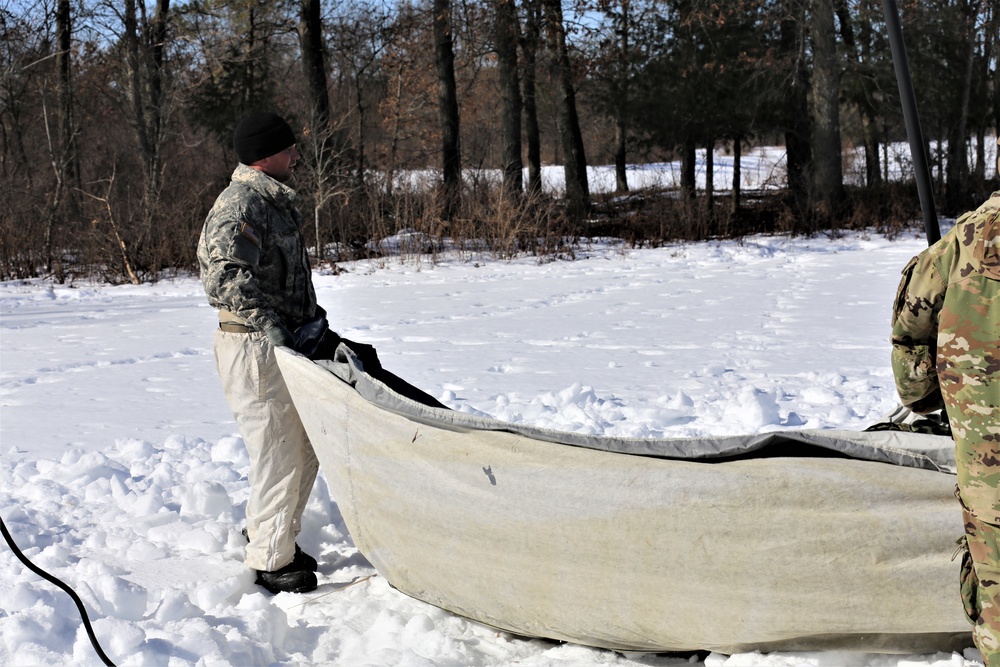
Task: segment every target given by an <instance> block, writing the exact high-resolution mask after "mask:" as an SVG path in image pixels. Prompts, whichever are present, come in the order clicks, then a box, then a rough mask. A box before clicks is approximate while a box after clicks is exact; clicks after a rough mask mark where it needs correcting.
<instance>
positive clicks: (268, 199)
mask: <svg viewBox="0 0 1000 667" xmlns="http://www.w3.org/2000/svg"><path fill="white" fill-rule="evenodd" d="M294 200H295V191H294V190H292V189H291V188H289V187H288V186H286V185H284V184H282V183H280V182H278V181H276V180H275V179H273V178H271V177H270V176H268V175H266V174H263V173H261V172H259V171H257V170H255V169H251V168H250V167H248V166H246V165H242V164H241V165H239V166H238V167H236V171H234V172H233V177H232V182H231V183H230V184H229V187H227V188H226V189H225V190H223V191H222V194H220V195H219V197H218V199H216V200H215V205H214V206H213V207H212V210H211V211H210V212H209V214H208V217H207V218H206V219H205V227H204V228H203V229H202V232H201V239H200V240H199V242H198V264H199V265H200V266H201V279H202V282H204V284H205V293H206V294H207V295H208V301H209V303H210V304H211V305H212V306H214V307H215V308H223V309H225V310H228V311H230V312H231V313H233V314H235V315H237V316H239V317H241V318H243V319H244V320H246V322H247V323H248V324H249V325H250V326H251V327H253V328H254V329H257V330H260V331H266V330H267V329H268V328H270V327H272V326H275V325H283V326H284V327H285V328H286V329H287V330H288V331H295V329H296V328H297V327H298V326H299V325H301V324H303V323H304V322H307V321H309V320H311V319H312V318H313V316H314V315H315V313H316V292H315V290H314V289H313V284H312V272H311V269H310V266H309V258H308V256H307V255H306V248H305V240H304V239H303V237H302V232H301V231H300V229H299V224H300V222H301V220H302V215H301V214H300V213H299V211H298V209H296V208H295V205H294Z"/></svg>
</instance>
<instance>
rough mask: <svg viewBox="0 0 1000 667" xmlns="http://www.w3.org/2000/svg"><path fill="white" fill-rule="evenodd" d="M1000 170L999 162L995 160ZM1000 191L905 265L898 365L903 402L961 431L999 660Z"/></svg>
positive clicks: (984, 614) (983, 589)
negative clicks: (937, 414)
mask: <svg viewBox="0 0 1000 667" xmlns="http://www.w3.org/2000/svg"><path fill="white" fill-rule="evenodd" d="M998 167H1000V165H998ZM998 345H1000V192H995V193H993V196H992V197H990V199H988V200H987V201H986V202H985V203H984V204H983V205H982V206H980V207H979V208H978V209H977V210H975V211H972V212H970V213H966V214H965V215H963V216H962V217H960V218H959V219H958V221H957V222H956V224H955V227H954V229H952V230H951V231H949V232H948V233H947V234H946V235H945V236H944V238H942V239H941V240H940V241H939V242H938V243H935V244H934V245H933V246H932V247H930V248H928V249H927V250H925V251H924V252H922V253H921V254H920V255H919V256H917V257H915V258H913V259H912V260H911V261H910V263H909V264H908V265H907V266H906V268H905V269H904V270H903V278H902V282H901V283H900V286H899V292H898V294H897V296H896V303H895V306H894V308H893V325H892V370H893V374H894V376H895V378H896V387H897V390H898V392H899V396H900V399H901V400H902V402H903V404H904V405H905V406H907V407H909V408H911V409H912V410H914V411H915V412H918V413H927V412H931V411H934V410H938V409H941V408H944V410H945V411H946V413H947V415H948V421H949V422H950V424H951V429H952V435H953V436H954V438H955V459H956V462H957V467H958V491H957V495H958V496H959V499H960V501H961V503H962V511H963V517H964V520H965V532H966V536H965V538H964V541H965V543H966V545H967V552H966V554H965V557H964V562H963V566H962V577H961V592H962V597H963V602H964V603H965V609H966V614H967V615H968V617H969V620H970V621H971V622H972V623H973V638H974V640H975V642H976V646H977V647H978V648H979V650H980V651H981V652H982V654H983V660H984V662H985V663H986V665H988V666H1000V351H998Z"/></svg>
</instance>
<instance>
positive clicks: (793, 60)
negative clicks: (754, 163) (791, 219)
mask: <svg viewBox="0 0 1000 667" xmlns="http://www.w3.org/2000/svg"><path fill="white" fill-rule="evenodd" d="M780 30H781V51H782V55H783V56H784V57H785V58H786V59H787V60H788V61H789V71H790V73H791V82H790V86H789V90H788V91H787V94H786V95H785V101H786V106H785V110H784V111H785V113H784V116H785V122H784V126H785V151H786V157H785V163H786V167H785V168H786V173H787V179H788V189H789V190H790V191H791V193H792V196H793V197H794V199H795V201H796V204H797V205H798V207H799V208H800V209H801V208H802V207H803V206H804V205H805V202H806V201H807V200H808V194H809V173H810V171H811V170H812V166H811V163H812V144H811V143H810V135H811V130H810V121H809V102H808V95H807V93H808V90H809V70H808V69H807V68H806V64H805V0H784V3H783V11H782V20H781V24H780Z"/></svg>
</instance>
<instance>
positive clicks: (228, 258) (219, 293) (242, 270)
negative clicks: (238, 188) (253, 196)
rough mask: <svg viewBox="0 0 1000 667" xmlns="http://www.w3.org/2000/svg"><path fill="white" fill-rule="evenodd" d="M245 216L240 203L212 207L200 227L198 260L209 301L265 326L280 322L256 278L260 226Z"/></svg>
mask: <svg viewBox="0 0 1000 667" xmlns="http://www.w3.org/2000/svg"><path fill="white" fill-rule="evenodd" d="M246 217H247V216H246V210H245V207H243V206H218V207H216V208H215V209H213V211H212V212H211V214H210V215H209V218H208V220H207V221H206V223H205V227H204V229H203V230H202V236H201V240H200V242H199V244H198V261H199V264H200V265H201V273H202V280H203V282H204V284H205V293H206V294H207V295H208V298H209V302H210V303H211V304H212V305H213V306H215V307H216V308H224V309H226V310H228V311H229V312H231V313H234V314H235V315H238V316H240V317H242V318H243V319H245V320H246V321H247V322H248V323H249V324H250V325H251V326H253V327H254V328H256V329H259V330H266V329H267V328H269V327H271V326H275V325H279V324H281V318H280V317H279V316H278V314H277V313H276V312H275V311H274V309H273V308H272V307H271V304H270V301H271V299H270V298H269V297H268V294H267V292H266V291H265V289H264V287H263V286H262V285H261V283H260V280H259V278H258V268H257V267H258V266H259V264H260V255H261V230H259V229H258V226H256V225H254V224H253V223H252V222H250V221H249V220H247V219H246Z"/></svg>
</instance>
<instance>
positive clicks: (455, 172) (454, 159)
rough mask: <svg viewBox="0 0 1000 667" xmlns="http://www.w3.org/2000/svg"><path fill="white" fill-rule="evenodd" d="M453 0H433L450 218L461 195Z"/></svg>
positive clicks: (444, 195)
mask: <svg viewBox="0 0 1000 667" xmlns="http://www.w3.org/2000/svg"><path fill="white" fill-rule="evenodd" d="M451 9H452V8H451V0H434V6H433V12H434V16H433V24H434V54H435V57H434V62H435V66H436V70H437V80H438V119H439V123H440V127H441V157H442V162H443V170H442V183H441V205H440V207H439V208H440V211H441V218H442V219H443V220H446V221H447V220H451V219H452V218H454V217H455V215H456V214H457V213H458V207H459V205H460V204H461V198H462V153H461V148H460V133H459V115H458V89H457V86H456V84H455V51H454V48H453V44H452V25H451V18H452V17H451Z"/></svg>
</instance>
